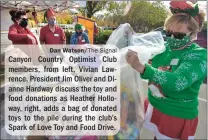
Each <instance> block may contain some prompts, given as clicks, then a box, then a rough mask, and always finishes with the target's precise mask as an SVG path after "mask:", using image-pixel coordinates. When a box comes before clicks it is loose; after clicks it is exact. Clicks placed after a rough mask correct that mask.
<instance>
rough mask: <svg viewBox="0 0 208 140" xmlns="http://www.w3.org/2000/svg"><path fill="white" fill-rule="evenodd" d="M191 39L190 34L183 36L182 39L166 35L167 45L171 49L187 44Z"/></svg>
mask: <svg viewBox="0 0 208 140" xmlns="http://www.w3.org/2000/svg"><path fill="white" fill-rule="evenodd" d="M190 41H191V38H190V36H185V37H184V38H183V39H176V38H171V37H167V45H168V46H169V47H170V48H171V49H179V48H181V47H183V46H185V45H187V44H188V43H189V42H190Z"/></svg>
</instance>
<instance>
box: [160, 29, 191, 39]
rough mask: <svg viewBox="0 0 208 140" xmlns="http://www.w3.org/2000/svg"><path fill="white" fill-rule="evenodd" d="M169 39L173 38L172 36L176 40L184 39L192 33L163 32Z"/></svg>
mask: <svg viewBox="0 0 208 140" xmlns="http://www.w3.org/2000/svg"><path fill="white" fill-rule="evenodd" d="M163 32H164V33H165V35H166V36H167V37H171V36H172V35H173V36H174V38H176V39H183V38H184V37H185V36H187V35H188V34H190V33H178V32H171V31H166V30H164V31H163Z"/></svg>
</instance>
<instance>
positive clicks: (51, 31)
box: [40, 8, 66, 45]
mask: <svg viewBox="0 0 208 140" xmlns="http://www.w3.org/2000/svg"><path fill="white" fill-rule="evenodd" d="M45 16H46V18H47V21H48V25H46V26H44V27H42V28H41V30H40V43H41V44H51V45H52V44H66V36H65V33H64V31H63V29H62V28H60V27H59V26H58V25H56V16H55V12H54V11H53V9H52V8H49V9H48V10H47V11H46V13H45Z"/></svg>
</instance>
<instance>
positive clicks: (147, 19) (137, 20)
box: [125, 1, 167, 32]
mask: <svg viewBox="0 0 208 140" xmlns="http://www.w3.org/2000/svg"><path fill="white" fill-rule="evenodd" d="M166 17H167V12H166V9H165V6H164V4H163V3H162V2H158V1H157V2H152V3H151V2H148V1H133V2H132V7H131V10H130V11H129V13H128V14H127V15H126V16H125V19H126V21H127V22H129V23H130V24H131V25H132V26H133V28H134V30H135V31H137V32H148V31H150V30H152V29H154V28H156V27H159V26H163V24H164V21H165V18H166Z"/></svg>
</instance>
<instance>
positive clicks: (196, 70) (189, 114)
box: [141, 43, 207, 119]
mask: <svg viewBox="0 0 208 140" xmlns="http://www.w3.org/2000/svg"><path fill="white" fill-rule="evenodd" d="M145 65H146V68H145V71H144V73H143V75H141V77H142V78H143V79H148V80H149V82H153V83H154V84H156V85H159V86H160V87H161V91H162V93H163V94H164V97H158V96H155V95H153V94H152V93H151V91H150V89H149V91H148V100H149V102H150V103H151V104H152V106H153V107H155V108H156V109H158V110H159V111H161V112H163V113H164V114H167V115H169V116H174V117H178V118H184V119H194V118H195V117H197V116H198V104H199V103H198V94H199V89H200V86H201V84H202V83H203V80H204V79H205V77H206V74H207V51H206V49H203V48H201V47H199V46H198V45H197V44H195V43H193V44H192V45H191V46H189V47H187V48H185V49H183V50H170V48H168V47H166V51H165V52H164V53H162V54H159V55H157V56H155V57H154V58H153V60H152V65H149V64H145ZM161 66H170V67H171V71H161V70H158V68H159V67H161Z"/></svg>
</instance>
